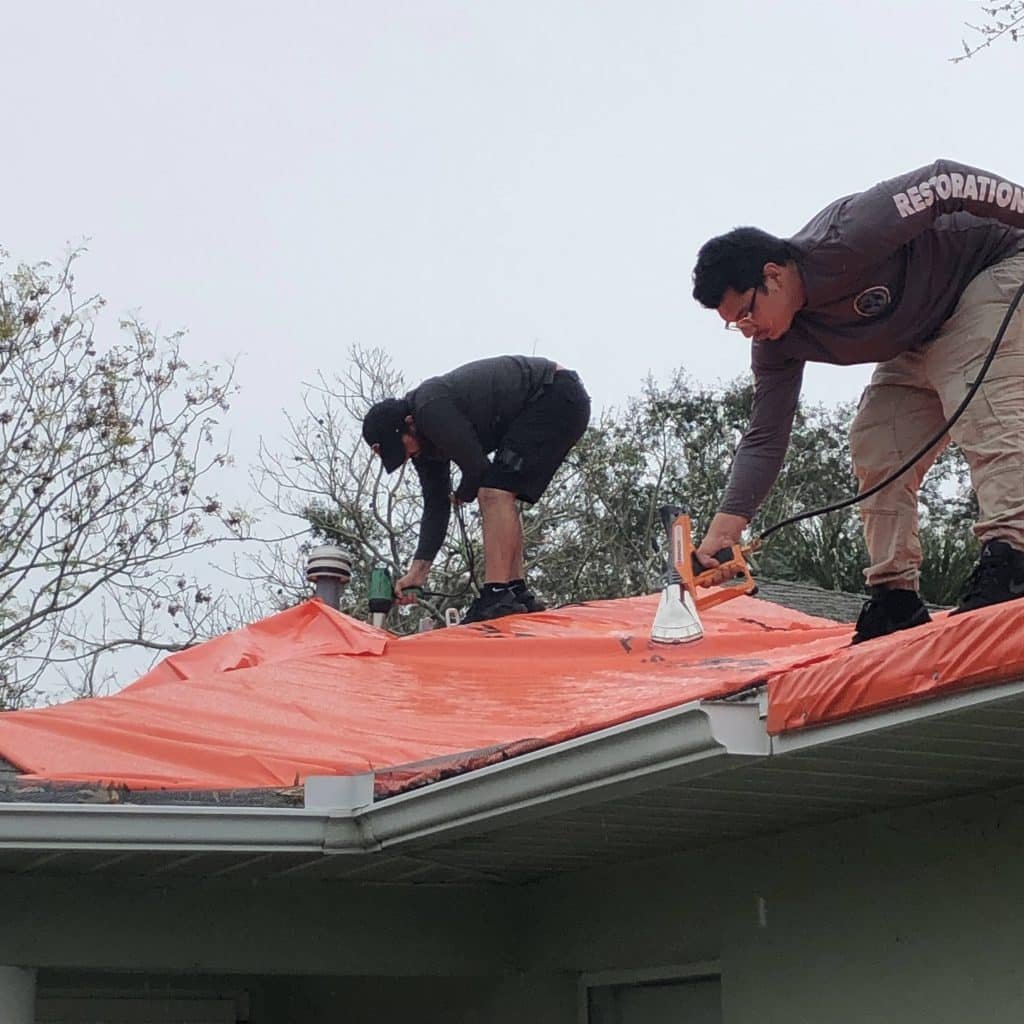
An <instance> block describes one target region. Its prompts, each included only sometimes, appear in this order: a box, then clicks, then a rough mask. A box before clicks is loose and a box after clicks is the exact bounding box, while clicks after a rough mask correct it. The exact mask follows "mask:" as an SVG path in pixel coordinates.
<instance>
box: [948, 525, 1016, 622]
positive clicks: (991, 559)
mask: <svg viewBox="0 0 1024 1024" xmlns="http://www.w3.org/2000/svg"><path fill="white" fill-rule="evenodd" d="M1017 597H1024V551H1018V550H1017V549H1016V548H1012V547H1010V545H1009V544H1007V543H1006V541H1005V540H990V541H988V543H986V544H985V546H984V547H983V548H982V549H981V559H980V560H979V562H978V564H977V565H976V566H975V568H974V571H973V572H972V573H971V575H970V577H969V578H968V580H967V583H966V584H965V585H964V589H963V591H962V592H961V594H960V600H959V601H958V602H957V605H956V608H954V609H953V611H951V612H950V615H959V614H960V612H970V611H974V609H975V608H984V607H985V606H986V605H989V604H1002V603H1003V601H1012V600H1014V598H1017Z"/></svg>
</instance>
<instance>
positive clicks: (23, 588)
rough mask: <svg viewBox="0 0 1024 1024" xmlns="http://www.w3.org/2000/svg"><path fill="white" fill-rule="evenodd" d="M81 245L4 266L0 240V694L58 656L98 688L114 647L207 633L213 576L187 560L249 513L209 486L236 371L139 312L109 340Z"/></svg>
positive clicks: (153, 646)
mask: <svg viewBox="0 0 1024 1024" xmlns="http://www.w3.org/2000/svg"><path fill="white" fill-rule="evenodd" d="M77 255H78V254H72V256H71V257H69V259H68V260H67V261H66V262H65V263H64V264H63V265H62V266H60V267H57V268H56V269H54V268H52V267H50V266H49V265H46V264H43V265H39V266H34V267H26V266H19V267H15V268H13V269H10V270H9V269H8V268H7V266H6V254H3V253H0V270H2V274H0V709H2V708H5V707H12V706H18V705H20V704H23V703H25V702H26V701H30V700H31V699H32V698H33V696H34V694H35V692H36V688H37V686H38V684H39V683H40V680H41V679H43V678H44V677H46V678H47V681H48V682H50V683H52V682H53V681H54V680H53V674H54V673H55V672H57V673H60V672H61V670H63V673H64V679H65V681H66V682H67V683H68V684H69V685H71V687H72V689H73V691H74V692H77V693H83V694H88V693H92V692H95V689H96V684H97V682H99V681H101V680H102V679H103V678H104V671H105V670H104V665H105V658H106V657H107V656H109V655H110V654H111V653H112V652H114V651H118V650H123V649H125V648H129V647H134V648H144V649H146V650H150V651H153V652H161V651H167V650H177V649H180V648H181V647H182V646H186V645H187V644H188V643H190V642H192V641H193V640H194V639H195V638H196V637H197V636H199V635H202V632H203V630H202V624H203V621H204V618H205V617H206V614H207V612H208V610H209V609H210V607H211V605H212V602H211V595H210V591H209V589H208V588H207V587H206V586H204V585H203V584H202V583H200V582H199V581H198V580H197V579H195V578H194V577H191V576H189V575H188V574H186V573H183V572H182V571H181V569H180V567H179V565H178V562H179V560H180V559H181V558H182V556H185V555H187V554H188V553H190V552H194V551H198V550H200V549H203V548H207V547H209V546H210V545H211V544H213V543H215V542H216V541H218V540H220V539H224V538H237V537H240V536H241V535H242V533H243V531H244V529H245V526H246V517H245V514H244V513H243V512H241V511H237V510H231V509H227V508H225V507H224V506H223V505H222V503H221V501H220V500H219V499H218V497H217V496H216V494H213V493H211V492H210V491H208V490H207V478H208V477H209V476H210V475H212V474H215V473H216V471H217V470H218V468H219V467H221V466H223V465H224V464H225V463H226V461H227V454H226V452H225V451H224V450H223V449H222V448H220V447H218V446H217V444H216V443H215V436H214V428H215V426H216V422H217V419H216V418H217V417H218V416H219V415H221V414H222V413H223V412H224V411H225V410H226V409H227V400H228V396H229V394H230V393H231V390H232V386H231V378H230V373H227V374H222V373H218V371H217V370H216V368H210V367H205V366H203V367H198V368H192V367H189V366H188V365H187V364H186V363H185V362H184V360H183V359H182V358H181V354H180V348H179V344H178V342H179V339H178V337H171V338H167V339H163V340H160V339H157V338H156V337H155V336H154V335H153V334H152V332H150V331H149V330H148V329H147V328H146V327H145V326H144V325H142V324H140V323H138V322H137V321H135V320H126V321H124V322H122V324H121V328H122V330H121V338H122V339H123V340H121V341H120V342H119V343H118V344H112V345H101V344H100V342H99V340H98V339H97V337H96V325H97V320H98V317H99V316H100V312H101V310H102V307H103V301H102V300H101V299H100V298H98V297H96V296H92V297H87V298H82V297H80V296H79V295H78V293H77V291H76V289H75V282H74V276H73V273H72V270H73V265H74V261H75V259H76V257H77Z"/></svg>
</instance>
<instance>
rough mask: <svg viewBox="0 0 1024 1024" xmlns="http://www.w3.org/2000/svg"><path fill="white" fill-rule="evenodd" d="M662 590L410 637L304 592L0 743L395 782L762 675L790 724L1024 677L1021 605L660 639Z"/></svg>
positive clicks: (765, 615)
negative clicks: (666, 642) (864, 640)
mask: <svg viewBox="0 0 1024 1024" xmlns="http://www.w3.org/2000/svg"><path fill="white" fill-rule="evenodd" d="M657 600H658V599H657V597H656V596H650V597H644V598H633V599H625V600H619V601H605V602H599V603H594V604H589V605H577V606H570V607H567V608H563V609H559V610H557V611H552V612H545V613H540V614H534V615H528V616H526V615H524V616H510V617H508V618H505V619H500V620H498V621H496V622H495V623H491V624H481V625H476V626H463V627H458V628H453V629H447V630H437V631H435V632H432V633H423V634H419V635H417V636H410V637H404V638H397V637H394V636H392V635H390V634H388V633H385V632H383V631H380V630H376V629H374V628H372V627H371V626H368V625H366V624H364V623H360V622H357V621H355V620H353V619H350V618H348V617H346V616H345V615H342V614H340V613H338V612H334V611H332V610H331V609H329V608H327V607H326V606H324V605H323V604H321V603H319V602H318V601H315V600H313V601H308V602H306V603H304V604H302V605H299V606H298V607H296V608H293V609H290V610H289V611H287V612H283V613H281V614H279V615H275V616H272V617H270V618H268V619H265V620H263V621H261V622H258V623H256V624H254V625H252V626H249V627H247V628H245V629H241V630H238V631H236V632H234V633H229V634H227V635H225V636H223V637H220V638H218V639H216V640H212V641H210V642H208V643H206V644H203V645H202V646H199V647H196V648H193V649H192V650H189V651H186V652H183V653H181V654H177V655H172V656H171V657H169V658H166V659H165V660H164V661H162V662H161V663H160V664H159V665H158V666H157V667H156V668H155V669H153V670H152V671H151V672H149V673H147V674H146V675H145V676H143V677H142V678H141V679H139V680H138V681H137V682H135V683H133V684H132V685H130V686H128V687H126V688H125V689H124V690H122V691H121V692H120V693H118V694H115V695H114V696H111V697H103V698H95V699H91V700H81V701H75V702H72V703H68V704H63V705H59V706H57V707H53V708H43V709H37V710H28V711H17V712H7V713H4V714H0V757H3V758H4V759H6V760H8V761H9V762H11V763H13V764H14V765H16V766H17V767H18V768H19V769H21V770H23V771H24V772H25V773H26V776H27V778H29V779H39V780H49V781H52V782H89V783H104V784H113V785H123V786H128V787H130V788H167V789H221V788H250V787H276V786H291V785H294V784H296V783H299V782H301V781H302V780H303V779H304V778H305V777H306V776H307V775H311V774H313V775H319V774H352V773H357V772H365V771H369V770H373V771H375V772H376V773H377V788H378V793H379V794H380V795H385V794H388V793H393V792H397V791H400V790H402V789H406V788H410V787H412V786H416V785H422V784H423V783H426V782H430V781H433V780H436V779H438V778H442V777H446V776H448V775H451V774H456V773H458V772H462V771H466V770H469V769H471V768H475V767H480V766H482V765H485V764H489V763H493V762H496V761H499V760H503V759H505V758H507V757H511V756H514V755H516V754H519V753H523V752H525V751H528V750H533V749H537V748H539V747H543V746H546V745H549V744H552V743H557V742H560V741H562V740H566V739H570V738H572V737H575V736H581V735H584V734H586V733H590V732H593V731H595V730H597V729H601V728H604V727H607V726H610V725H615V724H618V723H620V722H625V721H629V720H631V719H635V718H638V717H640V716H642V715H645V714H649V713H651V712H655V711H659V710H662V709H665V708H669V707H674V706H678V705H680V704H684V703H687V702H689V701H692V700H696V699H699V698H714V697H722V696H726V695H729V694H732V693H737V692H739V691H741V690H744V689H746V688H748V687H750V686H752V685H755V684H759V683H763V682H765V681H768V684H769V697H770V700H769V727H770V729H771V730H772V731H774V732H778V731H782V730H785V729H791V728H799V727H803V726H807V725H810V724H814V723H817V722H824V721H830V720H834V719H835V718H837V717H845V716H848V715H851V714H861V713H864V712H866V711H871V710H876V709H878V708H881V707H885V706H888V705H890V704H893V703H896V702H900V701H905V700H907V699H914V698H920V697H924V696H928V695H930V694H932V693H936V692H940V691H942V690H944V689H948V688H950V687H955V686H964V685H970V684H972V683H975V682H979V681H981V682H988V681H994V680H997V679H1006V678H1014V677H1019V676H1021V675H1022V674H1024V665H1022V664H1021V650H1020V647H1021V645H1020V642H1019V641H1017V640H1015V639H1014V638H1015V636H1016V633H1015V632H1014V629H1013V621H1014V618H1015V617H1016V619H1017V620H1019V618H1020V612H1021V611H1024V605H1021V606H1020V608H1019V610H1016V611H1015V609H1014V608H1013V606H1012V605H1006V606H1003V607H1002V608H997V609H985V610H984V611H982V612H976V613H974V614H972V615H967V616H961V617H958V618H955V619H950V620H949V622H948V623H946V622H945V621H944V620H943V619H940V620H939V621H937V622H936V623H934V624H933V625H931V626H926V627H919V628H918V629H916V630H912V631H908V632H907V633H902V634H896V635H894V636H892V637H888V638H884V639H882V640H879V641H875V642H873V643H870V644H865V645H860V646H858V647H855V648H850V647H849V646H848V645H849V640H850V633H851V628H850V627H849V626H841V625H837V624H835V623H833V622H830V621H828V620H825V619H817V618H814V617H812V616H808V615H803V614H801V613H799V612H795V611H791V610H789V609H786V608H781V607H779V606H777V605H773V604H770V603H769V602H766V601H761V600H758V599H756V598H749V597H743V598H738V599H736V600H734V601H731V602H729V603H727V604H725V605H722V606H720V607H718V608H715V609H712V610H711V611H709V612H708V613H707V614H706V615H705V616H704V617H703V618H704V627H705V634H706V635H705V637H704V639H703V640H701V641H699V642H696V643H691V644H685V645H681V646H674V647H673V646H661V645H654V644H651V643H650V641H649V639H648V635H649V631H650V626H651V622H652V619H653V616H654V611H655V608H656V606H657ZM1014 612H1015V615H1014ZM992 623H996V625H997V629H996V630H995V631H994V632H993V630H992V628H991V624H992ZM994 636H995V637H996V638H997V639H998V643H995V642H993V637H994ZM1012 653H1015V654H1016V661H1014V658H1013V657H1012V656H1011V654H1012ZM929 666H931V667H929Z"/></svg>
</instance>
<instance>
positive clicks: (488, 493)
mask: <svg viewBox="0 0 1024 1024" xmlns="http://www.w3.org/2000/svg"><path fill="white" fill-rule="evenodd" d="M476 500H477V504H478V505H479V506H480V508H481V509H483V508H487V507H491V508H493V507H495V506H499V505H514V504H515V500H516V496H515V495H514V494H513V493H512V492H511V491H503V490H501V489H500V488H498V487H481V488H480V489H479V490H478V491H477V492H476Z"/></svg>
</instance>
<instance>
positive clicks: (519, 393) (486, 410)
mask: <svg viewBox="0 0 1024 1024" xmlns="http://www.w3.org/2000/svg"><path fill="white" fill-rule="evenodd" d="M556 366H557V364H556V363H553V362H552V361H551V360H550V359H543V358H540V357H538V356H496V357H495V358H492V359H478V360H476V361H475V362H472V363H466V364H465V365H464V366H460V367H457V368H456V369H454V370H452V371H451V372H450V373H446V374H443V375H442V376H440V377H430V378H428V379H427V380H425V381H423V383H422V384H420V385H419V387H417V388H414V389H413V390H412V391H410V392H409V393H408V395H406V401H407V402H408V403H409V407H410V411H411V413H412V417H413V420H414V421H415V423H416V432H417V434H418V435H419V438H420V443H421V445H422V448H421V451H420V454H419V455H417V456H416V457H415V458H414V459H413V460H412V462H413V466H414V467H415V468H416V472H417V474H419V478H420V485H421V487H422V489H423V518H422V519H421V520H420V536H419V544H418V545H417V547H416V554H415V555H414V556H413V557H415V558H418V559H423V560H424V561H428V562H430V561H433V559H434V556H435V555H436V554H437V552H438V551H439V550H440V548H441V544H442V543H443V542H444V535H445V533H446V532H447V530H448V519H449V516H450V514H451V502H450V500H449V493H450V488H449V479H450V473H451V464H452V463H453V462H454V463H455V465H457V466H458V467H459V470H460V472H461V474H462V477H461V480H460V481H459V486H458V488H457V489H456V491H455V497H456V498H458V499H459V500H460V501H473V500H474V499H475V498H476V492H477V490H478V489H479V487H480V481H481V479H482V477H483V474H484V471H485V470H486V469H487V467H488V466H489V465H490V461H489V460H488V458H487V456H488V455H489V454H490V453H491V452H493V451H495V450H496V449H497V447H498V445H499V444H500V443H501V439H502V437H503V436H504V434H505V431H506V430H507V429H508V425H509V424H510V423H511V422H512V420H513V419H515V417H516V416H518V415H519V413H521V412H522V411H523V409H524V408H525V407H526V406H527V405H528V404H529V403H530V402H532V401H533V400H534V399H535V398H537V396H538V395H539V394H540V393H541V390H542V389H543V388H544V386H545V385H547V384H550V383H551V381H552V380H553V379H554V376H555V369H556Z"/></svg>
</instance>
